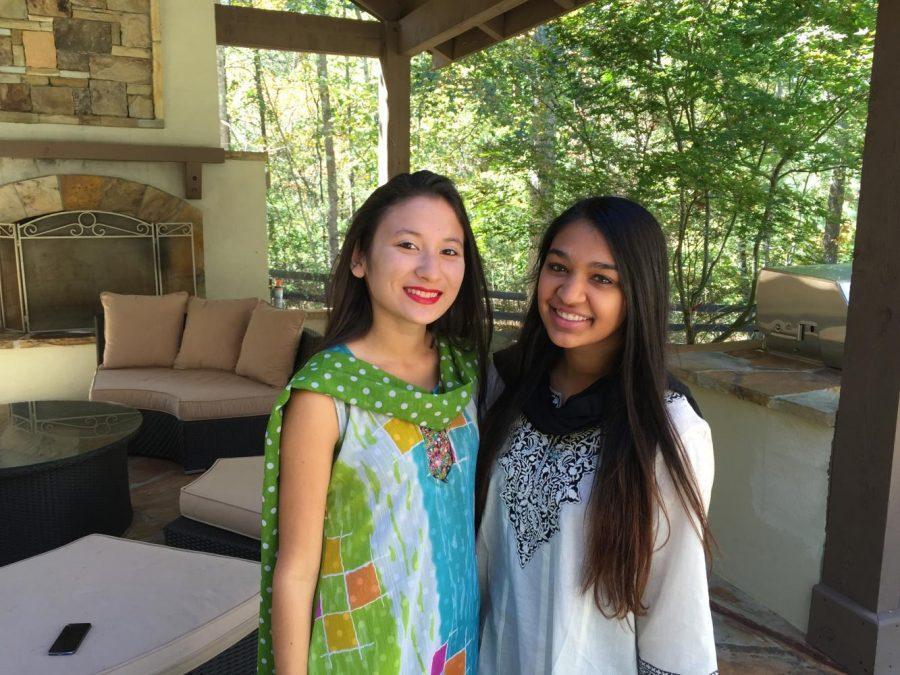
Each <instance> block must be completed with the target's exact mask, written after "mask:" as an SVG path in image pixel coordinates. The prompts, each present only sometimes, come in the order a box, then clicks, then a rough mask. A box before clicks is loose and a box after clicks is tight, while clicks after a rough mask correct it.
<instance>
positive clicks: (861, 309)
mask: <svg viewBox="0 0 900 675" xmlns="http://www.w3.org/2000/svg"><path fill="white" fill-rule="evenodd" d="M898 120H900V2H896V1H895V0H881V2H879V8H878V24H877V28H876V32H875V52H874V58H873V62H872V88H871V92H870V96H869V119H868V126H867V129H866V144H865V151H864V153H863V169H862V182H861V188H860V199H859V211H858V220H857V227H856V246H855V249H854V253H853V256H854V260H853V276H852V279H851V291H850V293H851V296H850V308H849V314H848V317H847V335H846V343H845V347H844V349H845V351H844V371H843V375H842V383H841V399H840V405H839V410H838V416H837V426H836V429H835V437H834V447H833V452H832V459H831V484H830V491H829V495H828V519H827V527H826V540H825V556H824V562H823V565H822V582H821V583H820V584H817V585H816V586H815V587H814V588H813V593H812V603H811V607H810V618H809V630H808V634H807V639H808V641H809V642H810V644H812V645H814V646H815V647H817V648H819V649H821V650H822V651H823V652H825V653H826V654H828V655H829V656H831V657H832V658H833V659H835V660H836V661H837V662H838V663H840V664H841V665H843V666H844V667H846V668H847V669H848V670H849V671H850V672H851V673H888V672H900V409H898V408H900V190H898V185H900V151H898V148H900V123H898Z"/></svg>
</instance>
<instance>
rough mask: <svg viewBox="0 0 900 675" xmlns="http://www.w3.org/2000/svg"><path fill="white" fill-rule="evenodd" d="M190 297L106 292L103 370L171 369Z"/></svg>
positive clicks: (102, 294)
mask: <svg viewBox="0 0 900 675" xmlns="http://www.w3.org/2000/svg"><path fill="white" fill-rule="evenodd" d="M187 299H188V294H187V293H185V292H184V291H179V292H178V293H169V294H168V295H120V294H118V293H109V292H104V293H101V294H100V303H101V304H102V305H103V314H104V334H103V336H104V340H105V341H106V347H105V348H104V350H103V367H104V368H137V367H142V366H166V367H171V366H172V363H173V362H174V361H175V355H176V354H177V353H178V343H179V342H180V341H181V328H182V326H183V325H184V308H185V305H186V304H187Z"/></svg>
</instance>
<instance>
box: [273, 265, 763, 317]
mask: <svg viewBox="0 0 900 675" xmlns="http://www.w3.org/2000/svg"><path fill="white" fill-rule="evenodd" d="M269 277H270V278H271V279H283V280H286V281H291V282H294V283H293V285H294V286H295V287H296V288H297V289H298V290H290V291H289V290H287V289H285V291H284V298H285V300H287V301H295V302H298V301H299V302H314V303H319V304H322V305H324V304H325V288H326V285H327V284H328V277H329V275H328V274H324V273H322V272H296V271H292V270H282V269H270V270H269ZM488 296H489V297H490V298H491V300H492V308H493V310H494V319H496V320H498V321H514V322H521V321H522V318H523V317H524V316H525V310H526V302H527V300H528V296H527V295H526V294H525V293H519V292H516V291H498V290H493V289H492V290H489V291H488ZM694 311H695V312H696V313H697V314H702V315H705V316H716V317H724V316H728V315H730V314H737V313H739V312H742V311H744V307H743V306H742V305H718V304H703V305H698V306H697V307H696V308H695V310H694ZM671 312H672V314H675V315H680V310H679V309H678V308H677V307H674V306H673V307H672V308H671ZM752 323H753V317H752V316H751V318H750V319H749V320H748V324H747V325H748V326H751V325H752ZM728 328H729V325H728V324H722V323H717V322H715V321H706V322H698V323H694V330H695V331H704V332H709V333H723V332H725V331H726V330H727V329H728ZM669 330H670V331H672V332H680V331H683V330H684V324H683V323H679V322H677V321H673V322H671V323H670V324H669Z"/></svg>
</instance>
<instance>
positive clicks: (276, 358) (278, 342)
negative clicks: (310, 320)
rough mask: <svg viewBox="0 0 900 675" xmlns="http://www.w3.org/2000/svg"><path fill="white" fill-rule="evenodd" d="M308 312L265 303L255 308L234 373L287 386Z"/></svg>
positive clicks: (279, 385)
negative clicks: (275, 306)
mask: <svg viewBox="0 0 900 675" xmlns="http://www.w3.org/2000/svg"><path fill="white" fill-rule="evenodd" d="M304 318H306V312H304V311H303V310H300V309H275V308H274V307H272V306H271V305H269V304H268V303H265V302H261V303H259V306H258V307H257V308H256V309H254V310H253V315H252V316H251V317H250V325H249V326H247V333H246V334H245V335H244V342H243V344H242V345H241V355H240V357H239V358H238V362H237V365H236V366H235V367H234V372H235V373H237V374H238V375H243V376H245V377H252V378H253V379H254V380H259V381H260V382H265V383H266V384H270V385H272V386H273V387H283V386H284V385H286V384H287V381H288V379H289V378H290V377H291V375H293V374H294V360H295V358H296V356H297V345H298V344H299V343H300V333H301V331H302V330H303V320H304Z"/></svg>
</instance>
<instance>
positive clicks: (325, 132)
mask: <svg viewBox="0 0 900 675" xmlns="http://www.w3.org/2000/svg"><path fill="white" fill-rule="evenodd" d="M316 74H317V75H318V80H319V102H320V106H319V108H320V110H321V112H322V136H323V139H324V141H325V173H326V181H327V186H328V219H327V222H326V226H327V231H328V261H329V263H333V262H334V260H335V259H336V258H337V256H338V253H339V242H338V231H337V219H338V191H337V166H336V162H335V156H334V115H333V113H332V111H331V95H330V92H329V91H328V57H326V56H325V54H317V55H316Z"/></svg>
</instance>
